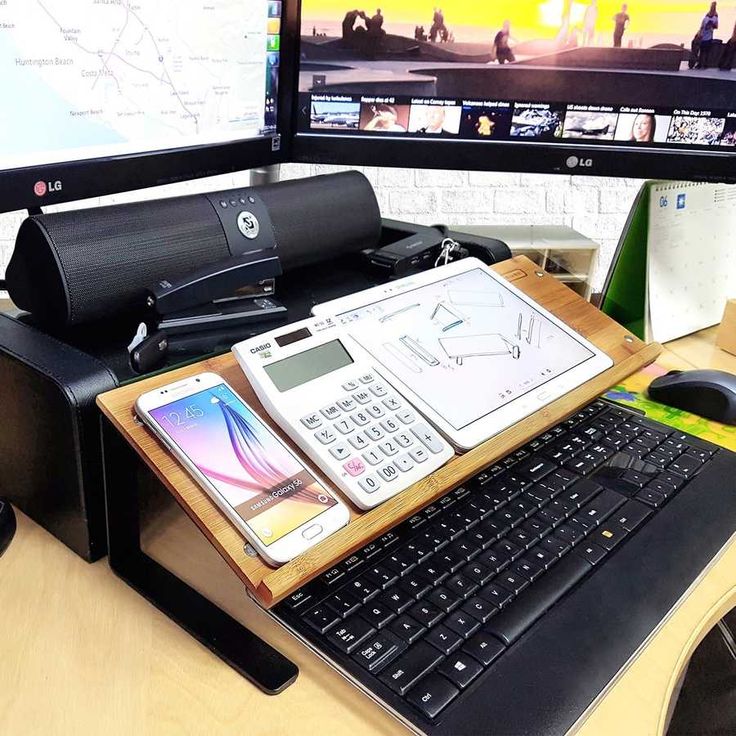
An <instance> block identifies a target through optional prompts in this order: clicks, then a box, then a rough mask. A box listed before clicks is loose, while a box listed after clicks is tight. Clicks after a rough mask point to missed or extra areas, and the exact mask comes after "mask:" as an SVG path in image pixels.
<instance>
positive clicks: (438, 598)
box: [427, 586, 462, 613]
mask: <svg viewBox="0 0 736 736" xmlns="http://www.w3.org/2000/svg"><path fill="white" fill-rule="evenodd" d="M427 600H428V601H429V602H430V603H432V604H433V605H435V606H437V608H439V609H440V610H442V611H444V612H445V613H450V611H453V610H454V609H456V608H457V607H458V606H459V605H460V603H461V602H462V598H460V596H457V595H455V594H454V593H450V591H449V590H447V588H445V587H444V586H440V587H439V588H435V589H434V590H433V591H432V592H431V593H430V594H429V595H428V596H427Z"/></svg>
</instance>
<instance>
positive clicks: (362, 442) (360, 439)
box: [348, 434, 368, 450]
mask: <svg viewBox="0 0 736 736" xmlns="http://www.w3.org/2000/svg"><path fill="white" fill-rule="evenodd" d="M348 442H349V443H350V444H351V445H352V446H353V447H354V448H355V449H356V450H364V449H365V448H366V447H368V440H367V439H366V438H365V437H364V436H363V435H362V434H354V435H351V436H350V437H348Z"/></svg>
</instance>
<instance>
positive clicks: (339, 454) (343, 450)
mask: <svg viewBox="0 0 736 736" xmlns="http://www.w3.org/2000/svg"><path fill="white" fill-rule="evenodd" d="M330 455H332V457H334V458H335V460H344V459H345V458H346V457H350V448H349V447H348V446H347V445H335V446H334V447H333V448H331V449H330Z"/></svg>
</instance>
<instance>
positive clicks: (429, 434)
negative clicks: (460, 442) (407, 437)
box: [411, 422, 445, 455]
mask: <svg viewBox="0 0 736 736" xmlns="http://www.w3.org/2000/svg"><path fill="white" fill-rule="evenodd" d="M411 432H412V434H413V435H414V436H415V437H416V438H417V439H418V440H419V441H420V442H421V443H422V444H423V445H424V446H425V447H426V448H427V449H428V450H429V451H430V452H431V453H433V454H435V455H436V454H438V453H440V452H442V450H444V447H445V446H444V444H443V443H442V442H441V441H440V439H439V437H438V436H437V434H436V433H435V432H433V431H432V430H431V429H430V428H429V427H428V426H427V425H426V424H424V423H422V422H420V423H419V424H415V425H414V426H413V427H412V428H411Z"/></svg>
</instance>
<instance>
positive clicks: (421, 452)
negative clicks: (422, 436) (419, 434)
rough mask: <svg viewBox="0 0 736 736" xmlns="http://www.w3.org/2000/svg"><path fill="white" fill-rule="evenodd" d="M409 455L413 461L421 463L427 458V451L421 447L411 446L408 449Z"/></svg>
mask: <svg viewBox="0 0 736 736" xmlns="http://www.w3.org/2000/svg"><path fill="white" fill-rule="evenodd" d="M409 455H410V456H411V459H412V460H413V461H414V462H415V463H423V462H424V461H425V460H427V458H429V455H428V454H427V451H426V450H425V449H424V448H423V447H414V448H412V449H411V450H409Z"/></svg>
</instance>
